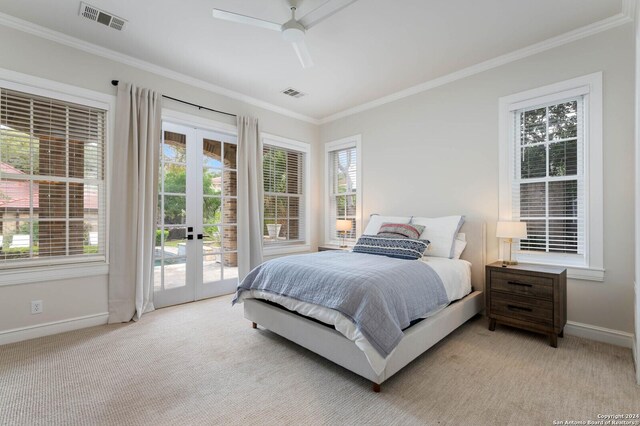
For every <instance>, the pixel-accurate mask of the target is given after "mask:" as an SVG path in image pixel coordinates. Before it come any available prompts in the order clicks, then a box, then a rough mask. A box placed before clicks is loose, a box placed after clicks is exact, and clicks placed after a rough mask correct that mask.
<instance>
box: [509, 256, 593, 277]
mask: <svg viewBox="0 0 640 426" xmlns="http://www.w3.org/2000/svg"><path fill="white" fill-rule="evenodd" d="M518 261H519V262H520V263H525V264H526V263H528V264H531V265H544V266H559V267H562V268H567V278H570V279H572V280H581V281H598V282H604V269H602V268H589V267H587V266H568V265H562V264H559V263H551V262H533V261H527V260H524V259H519V260H518Z"/></svg>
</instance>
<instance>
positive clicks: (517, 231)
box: [496, 221, 527, 239]
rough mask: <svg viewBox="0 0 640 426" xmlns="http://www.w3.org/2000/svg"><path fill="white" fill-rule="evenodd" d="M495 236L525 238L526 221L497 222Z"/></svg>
mask: <svg viewBox="0 0 640 426" xmlns="http://www.w3.org/2000/svg"><path fill="white" fill-rule="evenodd" d="M496 237H498V238H516V239H519V238H527V223H526V222H503V221H500V222H498V226H497V227H496Z"/></svg>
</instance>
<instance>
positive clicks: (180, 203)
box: [164, 164, 221, 224]
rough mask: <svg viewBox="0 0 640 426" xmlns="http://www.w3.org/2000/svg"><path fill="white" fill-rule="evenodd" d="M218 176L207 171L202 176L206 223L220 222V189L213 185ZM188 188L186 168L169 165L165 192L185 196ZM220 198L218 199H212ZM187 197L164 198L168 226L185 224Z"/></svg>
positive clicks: (166, 167)
mask: <svg viewBox="0 0 640 426" xmlns="http://www.w3.org/2000/svg"><path fill="white" fill-rule="evenodd" d="M217 176H218V175H217V174H216V173H214V172H212V171H209V170H207V171H205V172H204V173H203V174H202V188H203V193H204V195H207V196H209V197H204V200H203V209H204V211H203V214H204V222H205V223H219V222H220V204H221V201H220V198H219V196H220V195H221V191H220V189H218V188H216V187H214V185H212V180H213V179H214V178H216V177H217ZM186 187H187V175H186V169H185V167H184V166H178V165H174V164H168V165H166V166H165V173H164V192H171V193H176V194H185V193H186ZM211 196H218V197H211ZM185 203H186V197H185V196H171V195H165V197H164V222H165V223H166V224H183V223H185V221H186V208H187V206H186V204H185Z"/></svg>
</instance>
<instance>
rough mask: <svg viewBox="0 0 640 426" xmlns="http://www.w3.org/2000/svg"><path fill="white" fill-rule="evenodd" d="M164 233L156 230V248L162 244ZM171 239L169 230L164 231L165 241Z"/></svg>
mask: <svg viewBox="0 0 640 426" xmlns="http://www.w3.org/2000/svg"><path fill="white" fill-rule="evenodd" d="M162 233H163V231H161V230H159V229H156V246H159V245H160V244H162ZM167 238H169V231H168V230H167V229H165V230H164V239H165V241H166V240H167Z"/></svg>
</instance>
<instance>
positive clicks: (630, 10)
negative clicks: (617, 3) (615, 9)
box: [622, 0, 638, 20]
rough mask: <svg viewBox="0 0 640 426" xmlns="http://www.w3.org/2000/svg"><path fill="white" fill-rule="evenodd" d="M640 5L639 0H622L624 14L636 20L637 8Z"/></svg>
mask: <svg viewBox="0 0 640 426" xmlns="http://www.w3.org/2000/svg"><path fill="white" fill-rule="evenodd" d="M637 7H638V1H637V0H622V14H623V15H625V16H627V17H629V18H630V19H633V20H635V18H636V8H637Z"/></svg>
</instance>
